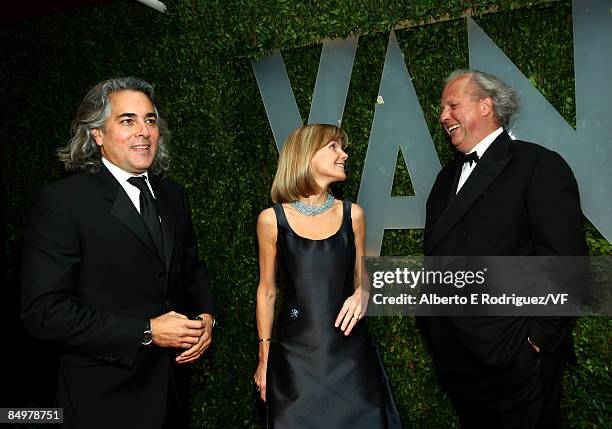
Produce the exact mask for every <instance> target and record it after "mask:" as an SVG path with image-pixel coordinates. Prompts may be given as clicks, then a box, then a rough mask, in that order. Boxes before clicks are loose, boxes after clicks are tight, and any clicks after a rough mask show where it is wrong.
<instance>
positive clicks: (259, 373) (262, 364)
mask: <svg viewBox="0 0 612 429" xmlns="http://www.w3.org/2000/svg"><path fill="white" fill-rule="evenodd" d="M262 347H263V348H264V350H262ZM269 347H270V343H269V342H268V343H263V345H262V346H260V351H259V354H260V356H259V365H257V370H255V375H254V376H253V379H254V380H255V384H256V385H257V390H259V397H260V398H261V400H262V401H264V402H266V371H267V369H268V349H269ZM263 355H265V356H263Z"/></svg>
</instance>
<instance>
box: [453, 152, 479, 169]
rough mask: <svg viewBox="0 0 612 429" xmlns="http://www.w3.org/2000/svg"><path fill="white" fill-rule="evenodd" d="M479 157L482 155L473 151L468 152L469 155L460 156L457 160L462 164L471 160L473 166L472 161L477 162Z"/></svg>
mask: <svg viewBox="0 0 612 429" xmlns="http://www.w3.org/2000/svg"><path fill="white" fill-rule="evenodd" d="M479 159H480V157H479V156H478V154H477V153H476V152H472V153H468V154H467V155H463V156H459V157H458V158H457V162H458V163H459V164H461V165H463V164H465V163H466V162H469V163H470V166H471V165H472V162H473V163H474V164H476V163H477V162H478V160H479Z"/></svg>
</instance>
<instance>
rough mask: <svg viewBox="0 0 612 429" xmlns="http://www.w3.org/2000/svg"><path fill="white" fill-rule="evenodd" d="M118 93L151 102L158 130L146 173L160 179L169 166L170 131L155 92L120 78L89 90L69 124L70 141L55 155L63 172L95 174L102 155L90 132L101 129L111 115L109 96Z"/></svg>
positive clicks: (139, 81) (144, 84)
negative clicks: (133, 94)
mask: <svg viewBox="0 0 612 429" xmlns="http://www.w3.org/2000/svg"><path fill="white" fill-rule="evenodd" d="M119 91H138V92H142V93H143V94H145V95H146V96H147V97H149V100H151V103H152V104H153V108H154V109H155V114H156V115H157V126H158V129H159V142H158V144H157V155H156V156H155V160H154V161H153V164H152V165H151V167H150V168H149V172H150V173H152V174H154V175H157V176H160V177H163V176H164V175H165V174H166V173H167V171H168V168H169V166H170V155H169V153H168V146H167V145H168V143H169V142H170V130H169V129H168V125H167V122H166V120H165V119H164V118H162V117H161V116H160V113H159V110H158V108H157V104H156V102H155V92H154V91H153V87H152V86H151V84H149V83H148V82H146V81H144V80H142V79H139V78H135V77H120V78H115V79H108V80H105V81H103V82H100V83H99V84H97V85H96V86H94V87H93V88H91V89H90V90H89V92H88V93H87V95H86V96H85V98H84V99H83V101H82V102H81V105H80V106H79V109H78V111H77V114H76V117H75V118H74V121H73V123H72V137H71V138H70V140H69V141H68V144H66V146H64V147H62V148H60V149H59V150H58V151H57V154H58V156H59V159H60V161H62V162H63V163H64V167H65V168H66V170H83V171H87V172H89V173H96V172H98V171H99V170H100V166H101V164H102V154H101V152H100V148H99V147H98V145H97V144H96V142H95V140H94V138H93V135H92V131H93V130H94V129H96V128H102V127H103V125H104V123H105V122H106V120H107V119H108V117H109V116H110V114H111V103H110V95H111V94H113V93H115V92H119Z"/></svg>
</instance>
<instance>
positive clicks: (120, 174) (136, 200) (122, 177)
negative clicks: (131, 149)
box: [102, 157, 155, 213]
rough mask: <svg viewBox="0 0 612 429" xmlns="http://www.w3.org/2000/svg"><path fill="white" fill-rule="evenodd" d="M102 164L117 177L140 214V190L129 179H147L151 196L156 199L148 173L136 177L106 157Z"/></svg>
mask: <svg viewBox="0 0 612 429" xmlns="http://www.w3.org/2000/svg"><path fill="white" fill-rule="evenodd" d="M102 162H103V163H104V165H105V166H106V168H108V171H110V172H111V174H112V175H113V176H114V177H115V179H117V181H118V182H119V184H120V185H121V186H122V187H123V189H125V192H126V193H127V194H128V197H130V200H131V201H132V203H133V204H134V207H136V210H138V213H140V189H138V188H137V187H136V186H134V185H132V184H131V183H130V182H128V179H129V178H130V177H138V176H144V177H146V178H147V186H148V187H149V190H150V191H151V195H153V197H155V193H153V188H151V183H150V182H149V176H148V172H146V171H145V172H144V173H142V174H139V175H134V174H132V173H128V172H127V171H124V170H122V169H121V168H119V167H117V166H116V165H115V164H113V163H112V162H110V161H109V160H108V159H106V158H104V157H102Z"/></svg>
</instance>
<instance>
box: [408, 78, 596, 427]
mask: <svg viewBox="0 0 612 429" xmlns="http://www.w3.org/2000/svg"><path fill="white" fill-rule="evenodd" d="M446 82H447V83H446V86H445V87H444V90H443V92H442V97H441V101H440V107H441V112H440V122H441V124H442V126H443V127H444V130H445V131H446V133H447V135H448V137H449V139H450V141H451V144H452V146H453V147H454V148H455V150H456V151H457V154H458V159H457V160H456V161H453V162H451V163H450V164H449V165H447V166H445V167H444V168H443V169H442V171H440V173H439V174H438V177H437V178H436V181H435V183H434V186H433V188H432V190H431V193H430V195H429V199H428V200H427V216H426V225H425V255H426V256H451V255H456V256H461V257H464V256H581V255H586V254H587V253H588V250H587V246H586V242H585V238H584V232H583V230H582V211H581V209H580V198H579V195H578V186H577V184H576V180H575V178H574V176H573V174H572V172H571V170H570V168H569V166H568V165H567V164H566V163H565V161H564V160H563V159H562V158H561V156H559V154H557V153H555V152H552V151H550V150H548V149H545V148H543V147H542V146H539V145H536V144H533V143H527V142H523V141H519V140H512V139H511V138H510V136H509V135H508V133H507V131H506V129H505V128H506V127H508V124H509V122H510V119H511V118H512V116H513V115H514V114H515V112H516V111H517V108H518V97H517V94H516V91H515V90H514V89H512V88H511V87H510V86H508V85H507V84H505V83H504V82H502V81H501V80H499V79H497V78H496V77H494V76H492V75H490V74H488V73H484V72H482V71H478V70H459V71H456V72H454V73H453V74H451V75H450V76H449V78H448V79H447V81H446ZM456 259H457V258H456ZM459 259H461V258H459ZM569 321H570V319H568V318H563V317H558V318H553V317H519V316H516V317H423V318H419V319H418V323H419V326H420V328H421V330H422V332H423V335H424V337H425V339H426V342H427V344H428V345H429V348H430V351H431V353H432V356H433V361H434V365H435V367H436V372H437V375H438V380H439V382H440V384H441V385H442V386H443V387H444V388H445V390H446V392H447V393H448V395H449V397H450V399H451V402H452V404H453V406H454V408H455V410H456V411H457V414H458V416H459V420H460V422H461V427H462V428H466V429H468V428H469V429H473V428H493V427H495V428H505V429H509V428H516V429H519V428H520V429H530V428H531V429H535V428H558V427H560V410H559V398H560V392H561V376H562V371H563V367H564V365H565V363H566V362H568V361H569V362H571V361H575V354H574V349H573V342H572V336H571V330H570V326H569Z"/></svg>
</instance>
